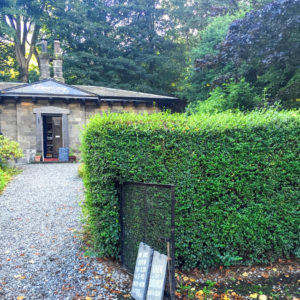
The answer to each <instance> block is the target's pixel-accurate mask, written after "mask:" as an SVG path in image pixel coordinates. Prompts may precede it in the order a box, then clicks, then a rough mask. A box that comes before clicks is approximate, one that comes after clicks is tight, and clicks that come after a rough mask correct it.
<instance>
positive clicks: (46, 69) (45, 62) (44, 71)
mask: <svg viewBox="0 0 300 300" xmlns="http://www.w3.org/2000/svg"><path fill="white" fill-rule="evenodd" d="M41 44H42V53H40V54H39V60H40V80H42V79H48V78H50V64H49V60H50V56H49V53H48V49H47V40H46V39H42V42H41Z"/></svg>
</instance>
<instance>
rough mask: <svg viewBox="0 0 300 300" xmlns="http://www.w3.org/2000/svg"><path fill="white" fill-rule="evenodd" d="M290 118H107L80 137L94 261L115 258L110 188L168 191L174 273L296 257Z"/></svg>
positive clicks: (294, 122)
mask: <svg viewBox="0 0 300 300" xmlns="http://www.w3.org/2000/svg"><path fill="white" fill-rule="evenodd" d="M299 116H300V114H299V111H289V112H288V111H282V112H278V111H272V110H269V111H255V112H252V113H249V114H242V113H233V112H225V113H221V114H215V115H195V116H191V117H185V116H184V115H170V114H168V113H158V114H153V115H143V116H142V115H134V114H119V115H117V114H108V115H104V116H102V117H100V116H96V117H94V118H93V119H92V120H91V121H90V123H89V124H88V126H87V127H86V129H85V131H84V133H83V146H82V150H83V158H84V162H85V172H86V176H85V185H86V188H87V192H86V193H87V195H86V196H87V197H86V202H85V207H84V210H85V211H86V212H87V213H88V219H89V224H90V227H91V230H92V236H93V242H94V245H95V247H96V249H97V250H98V251H99V254H100V255H102V256H112V257H118V255H119V251H120V249H119V232H120V228H119V205H118V194H117V188H116V184H117V183H122V182H125V181H138V182H150V183H164V184H168V183H172V184H175V185H176V199H177V204H176V258H177V264H178V265H179V266H181V267H183V268H193V267H200V268H209V267H214V266H218V265H231V264H234V263H237V261H239V260H240V261H239V263H244V264H251V263H264V262H267V261H269V260H274V259H276V258H278V257H282V256H290V255H297V256H300V248H299V244H300V243H299V242H300V241H299V232H298V230H299V225H300V224H299V212H298V208H299V199H300V192H299V183H300V179H299V170H300V164H299V148H300V147H299V136H300V117H299Z"/></svg>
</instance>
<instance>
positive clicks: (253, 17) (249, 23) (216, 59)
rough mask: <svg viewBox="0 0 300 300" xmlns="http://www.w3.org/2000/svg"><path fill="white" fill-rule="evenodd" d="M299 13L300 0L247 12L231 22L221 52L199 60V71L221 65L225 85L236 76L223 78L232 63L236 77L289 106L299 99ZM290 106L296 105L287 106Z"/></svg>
mask: <svg viewBox="0 0 300 300" xmlns="http://www.w3.org/2000/svg"><path fill="white" fill-rule="evenodd" d="M299 10H300V2H299V1H298V0H277V1H274V2H272V3H270V4H268V5H266V6H265V7H263V8H262V9H260V10H257V11H252V12H250V13H248V14H247V15H246V16H245V17H244V18H243V19H240V20H236V21H234V22H232V23H231V25H230V27H229V31H228V33H227V35H226V38H225V40H224V41H223V42H222V43H220V45H219V46H218V53H217V54H216V55H210V54H209V55H206V56H204V57H203V58H201V59H199V60H197V62H196V66H197V67H198V68H199V69H200V70H205V69H214V68H218V67H220V66H221V68H223V73H221V74H222V76H221V77H219V78H218V80H217V81H218V82H219V83H222V81H223V82H224V79H225V80H226V79H227V78H228V77H229V78H231V77H232V76H233V74H232V71H231V73H230V72H229V73H228V72H227V76H224V75H223V74H224V73H226V72H224V68H225V67H226V66H227V65H228V64H229V63H230V64H232V65H233V67H234V73H235V76H237V77H242V76H244V77H245V78H246V81H248V82H249V83H250V84H252V85H254V86H255V87H256V88H257V89H258V90H261V91H262V90H264V89H267V92H268V96H269V97H270V99H271V102H274V101H275V100H284V101H285V102H284V104H287V102H286V101H287V100H295V99H297V98H298V97H299V82H298V83H297V79H298V78H299V66H300V51H299V50H300V47H299V37H300V34H299V20H298V15H297V12H298V11H299ZM297 85H298V88H297ZM290 104H291V105H293V103H288V104H287V105H288V106H289V105H290ZM294 104H295V105H297V104H296V103H295V102H294Z"/></svg>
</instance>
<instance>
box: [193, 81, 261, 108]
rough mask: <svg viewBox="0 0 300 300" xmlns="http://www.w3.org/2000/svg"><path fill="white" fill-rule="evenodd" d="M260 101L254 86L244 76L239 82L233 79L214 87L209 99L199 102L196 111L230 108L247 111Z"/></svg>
mask: <svg viewBox="0 0 300 300" xmlns="http://www.w3.org/2000/svg"><path fill="white" fill-rule="evenodd" d="M259 102H260V99H259V97H258V95H256V93H255V90H254V88H253V87H252V86H251V85H250V84H249V83H248V82H245V79H244V78H242V79H241V80H240V81H238V82H234V81H233V80H232V81H231V82H229V83H223V84H222V86H218V87H216V88H215V89H213V90H212V91H211V92H210V97H209V98H208V99H207V100H205V101H199V102H198V105H197V106H196V109H195V111H196V112H197V113H216V112H222V111H226V110H228V109H240V110H242V111H247V110H252V109H254V108H255V107H256V106H257V105H258V103H259Z"/></svg>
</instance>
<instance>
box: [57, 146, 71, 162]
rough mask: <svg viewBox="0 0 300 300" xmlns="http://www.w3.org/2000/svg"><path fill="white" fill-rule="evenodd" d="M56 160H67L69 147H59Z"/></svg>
mask: <svg viewBox="0 0 300 300" xmlns="http://www.w3.org/2000/svg"><path fill="white" fill-rule="evenodd" d="M58 160H59V161H69V148H59V151H58Z"/></svg>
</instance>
